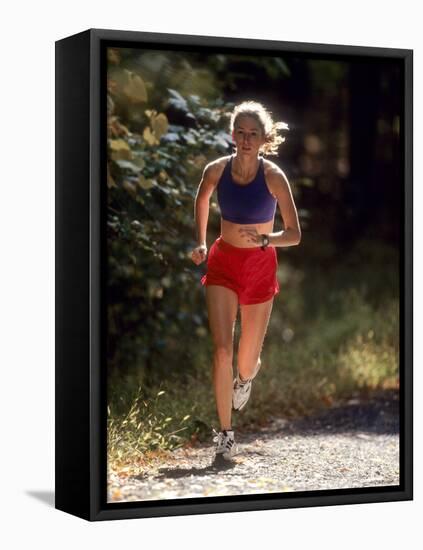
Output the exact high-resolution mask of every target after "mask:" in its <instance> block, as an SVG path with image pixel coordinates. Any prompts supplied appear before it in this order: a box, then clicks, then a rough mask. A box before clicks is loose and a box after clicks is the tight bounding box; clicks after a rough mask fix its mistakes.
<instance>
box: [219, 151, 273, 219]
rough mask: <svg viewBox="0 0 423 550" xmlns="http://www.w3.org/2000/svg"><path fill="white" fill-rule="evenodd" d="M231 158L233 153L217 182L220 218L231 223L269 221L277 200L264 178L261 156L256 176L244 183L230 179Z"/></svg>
mask: <svg viewBox="0 0 423 550" xmlns="http://www.w3.org/2000/svg"><path fill="white" fill-rule="evenodd" d="M232 159H233V155H231V158H230V160H229V162H227V163H226V166H225V168H224V170H223V173H222V176H221V177H220V180H219V182H218V184H217V202H218V203H219V208H220V213H221V215H222V218H223V219H224V220H228V221H230V222H233V223H247V224H248V223H265V222H268V221H270V220H271V219H272V218H273V217H274V215H275V211H276V202H277V201H276V199H275V198H274V197H273V195H272V194H271V193H270V191H269V189H268V188H267V184H266V181H265V179H264V164H263V157H261V158H260V164H259V169H258V170H257V174H256V177H255V178H254V179H253V181H251V182H250V183H247V184H244V185H242V184H239V183H235V182H234V180H233V179H232V175H231V169H232Z"/></svg>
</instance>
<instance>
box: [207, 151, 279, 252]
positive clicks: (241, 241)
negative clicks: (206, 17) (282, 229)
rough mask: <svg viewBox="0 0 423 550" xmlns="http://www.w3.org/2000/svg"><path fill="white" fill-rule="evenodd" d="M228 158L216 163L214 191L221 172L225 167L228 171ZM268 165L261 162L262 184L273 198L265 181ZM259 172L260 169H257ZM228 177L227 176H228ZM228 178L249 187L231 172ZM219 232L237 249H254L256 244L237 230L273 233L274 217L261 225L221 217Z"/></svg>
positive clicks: (220, 177)
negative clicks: (251, 228) (247, 228)
mask: <svg viewBox="0 0 423 550" xmlns="http://www.w3.org/2000/svg"><path fill="white" fill-rule="evenodd" d="M230 158H231V157H230V156H227V157H222V158H221V159H219V161H218V171H217V173H216V175H217V179H216V189H217V188H218V185H219V182H220V181H221V179H222V175H223V172H224V170H225V167H227V170H229V168H230V166H229V165H228V166H227V164H228V162H229V160H230ZM269 165H270V163H269V162H268V161H263V171H264V182H265V184H266V186H267V190H268V192H269V193H270V194H271V195H272V197H273V198H275V199H276V197H274V195H273V193H271V191H270V188H269V185H268V183H267V181H266V173H267V171H268V170H269V168H270V166H269ZM259 170H260V167H259ZM228 176H229V174H228ZM230 176H231V178H232V180H233V183H235V184H236V185H239V186H243V185H250V184H251V182H245V181H241V180H240V179H239V178H238V177H236V176H234V174H233V171H232V172H231V173H230ZM257 176H258V174H257V175H256V177H257ZM220 220H221V221H220V232H221V235H222V239H223V240H224V241H226V242H228V243H230V244H232V245H233V246H239V247H255V246H258V245H257V243H254V242H248V240H247V239H246V238H245V237H243V236H242V234H241V233H240V232H239V229H240V228H241V227H254V228H255V229H256V230H257V232H258V233H271V232H272V231H273V226H274V216H273V217H272V218H271V219H270V220H269V221H265V222H263V223H234V222H232V221H229V220H226V219H224V218H223V217H222V216H221V218H220Z"/></svg>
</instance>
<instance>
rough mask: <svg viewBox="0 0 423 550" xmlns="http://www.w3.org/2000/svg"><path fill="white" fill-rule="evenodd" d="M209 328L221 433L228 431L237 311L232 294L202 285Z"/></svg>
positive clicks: (236, 301)
mask: <svg viewBox="0 0 423 550" xmlns="http://www.w3.org/2000/svg"><path fill="white" fill-rule="evenodd" d="M206 301H207V309H208V317H209V325H210V330H211V334H212V339H213V346H214V353H213V385H214V393H215V399H216V408H217V414H218V416H219V421H220V427H221V430H229V429H232V423H231V414H232V385H233V366H232V363H233V337H234V328H235V321H236V316H237V312H238V296H237V294H236V292H234V291H233V290H230V289H229V288H226V287H224V286H219V285H207V286H206Z"/></svg>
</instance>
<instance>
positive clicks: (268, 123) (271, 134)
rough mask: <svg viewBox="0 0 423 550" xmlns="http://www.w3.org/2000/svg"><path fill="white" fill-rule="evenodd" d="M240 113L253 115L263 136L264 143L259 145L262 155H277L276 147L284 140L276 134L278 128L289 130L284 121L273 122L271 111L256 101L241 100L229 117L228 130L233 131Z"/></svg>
mask: <svg viewBox="0 0 423 550" xmlns="http://www.w3.org/2000/svg"><path fill="white" fill-rule="evenodd" d="M242 115H246V116H251V117H254V118H255V119H256V120H257V122H258V123H259V125H260V127H261V129H262V132H263V134H264V136H265V140H266V141H265V143H264V145H263V146H262V147H260V151H261V152H262V153H263V155H277V154H278V147H279V145H280V144H281V143H283V142H284V141H285V138H284V137H281V136H279V135H278V131H279V130H289V127H288V124H287V123H286V122H273V118H272V113H271V112H270V111H268V110H267V109H266V108H265V107H264V105H262V104H261V103H258V102H257V101H243V102H242V103H239V104H238V105H236V106H235V108H234V110H233V112H232V114H231V118H230V131H231V133H232V132H233V130H234V128H235V125H236V122H237V120H238V118H239V117H240V116H242Z"/></svg>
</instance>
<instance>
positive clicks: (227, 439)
mask: <svg viewBox="0 0 423 550" xmlns="http://www.w3.org/2000/svg"><path fill="white" fill-rule="evenodd" d="M213 431H214V433H215V434H216V436H215V437H214V438H213V441H214V442H215V443H217V445H216V456H217V455H219V454H221V455H222V456H223V458H225V459H226V460H229V459H231V458H232V457H233V456H234V455H235V454H236V453H237V452H238V446H237V444H236V443H235V437H234V431H233V430H223V431H221V432H217V431H216V430H215V429H214V428H213Z"/></svg>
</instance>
